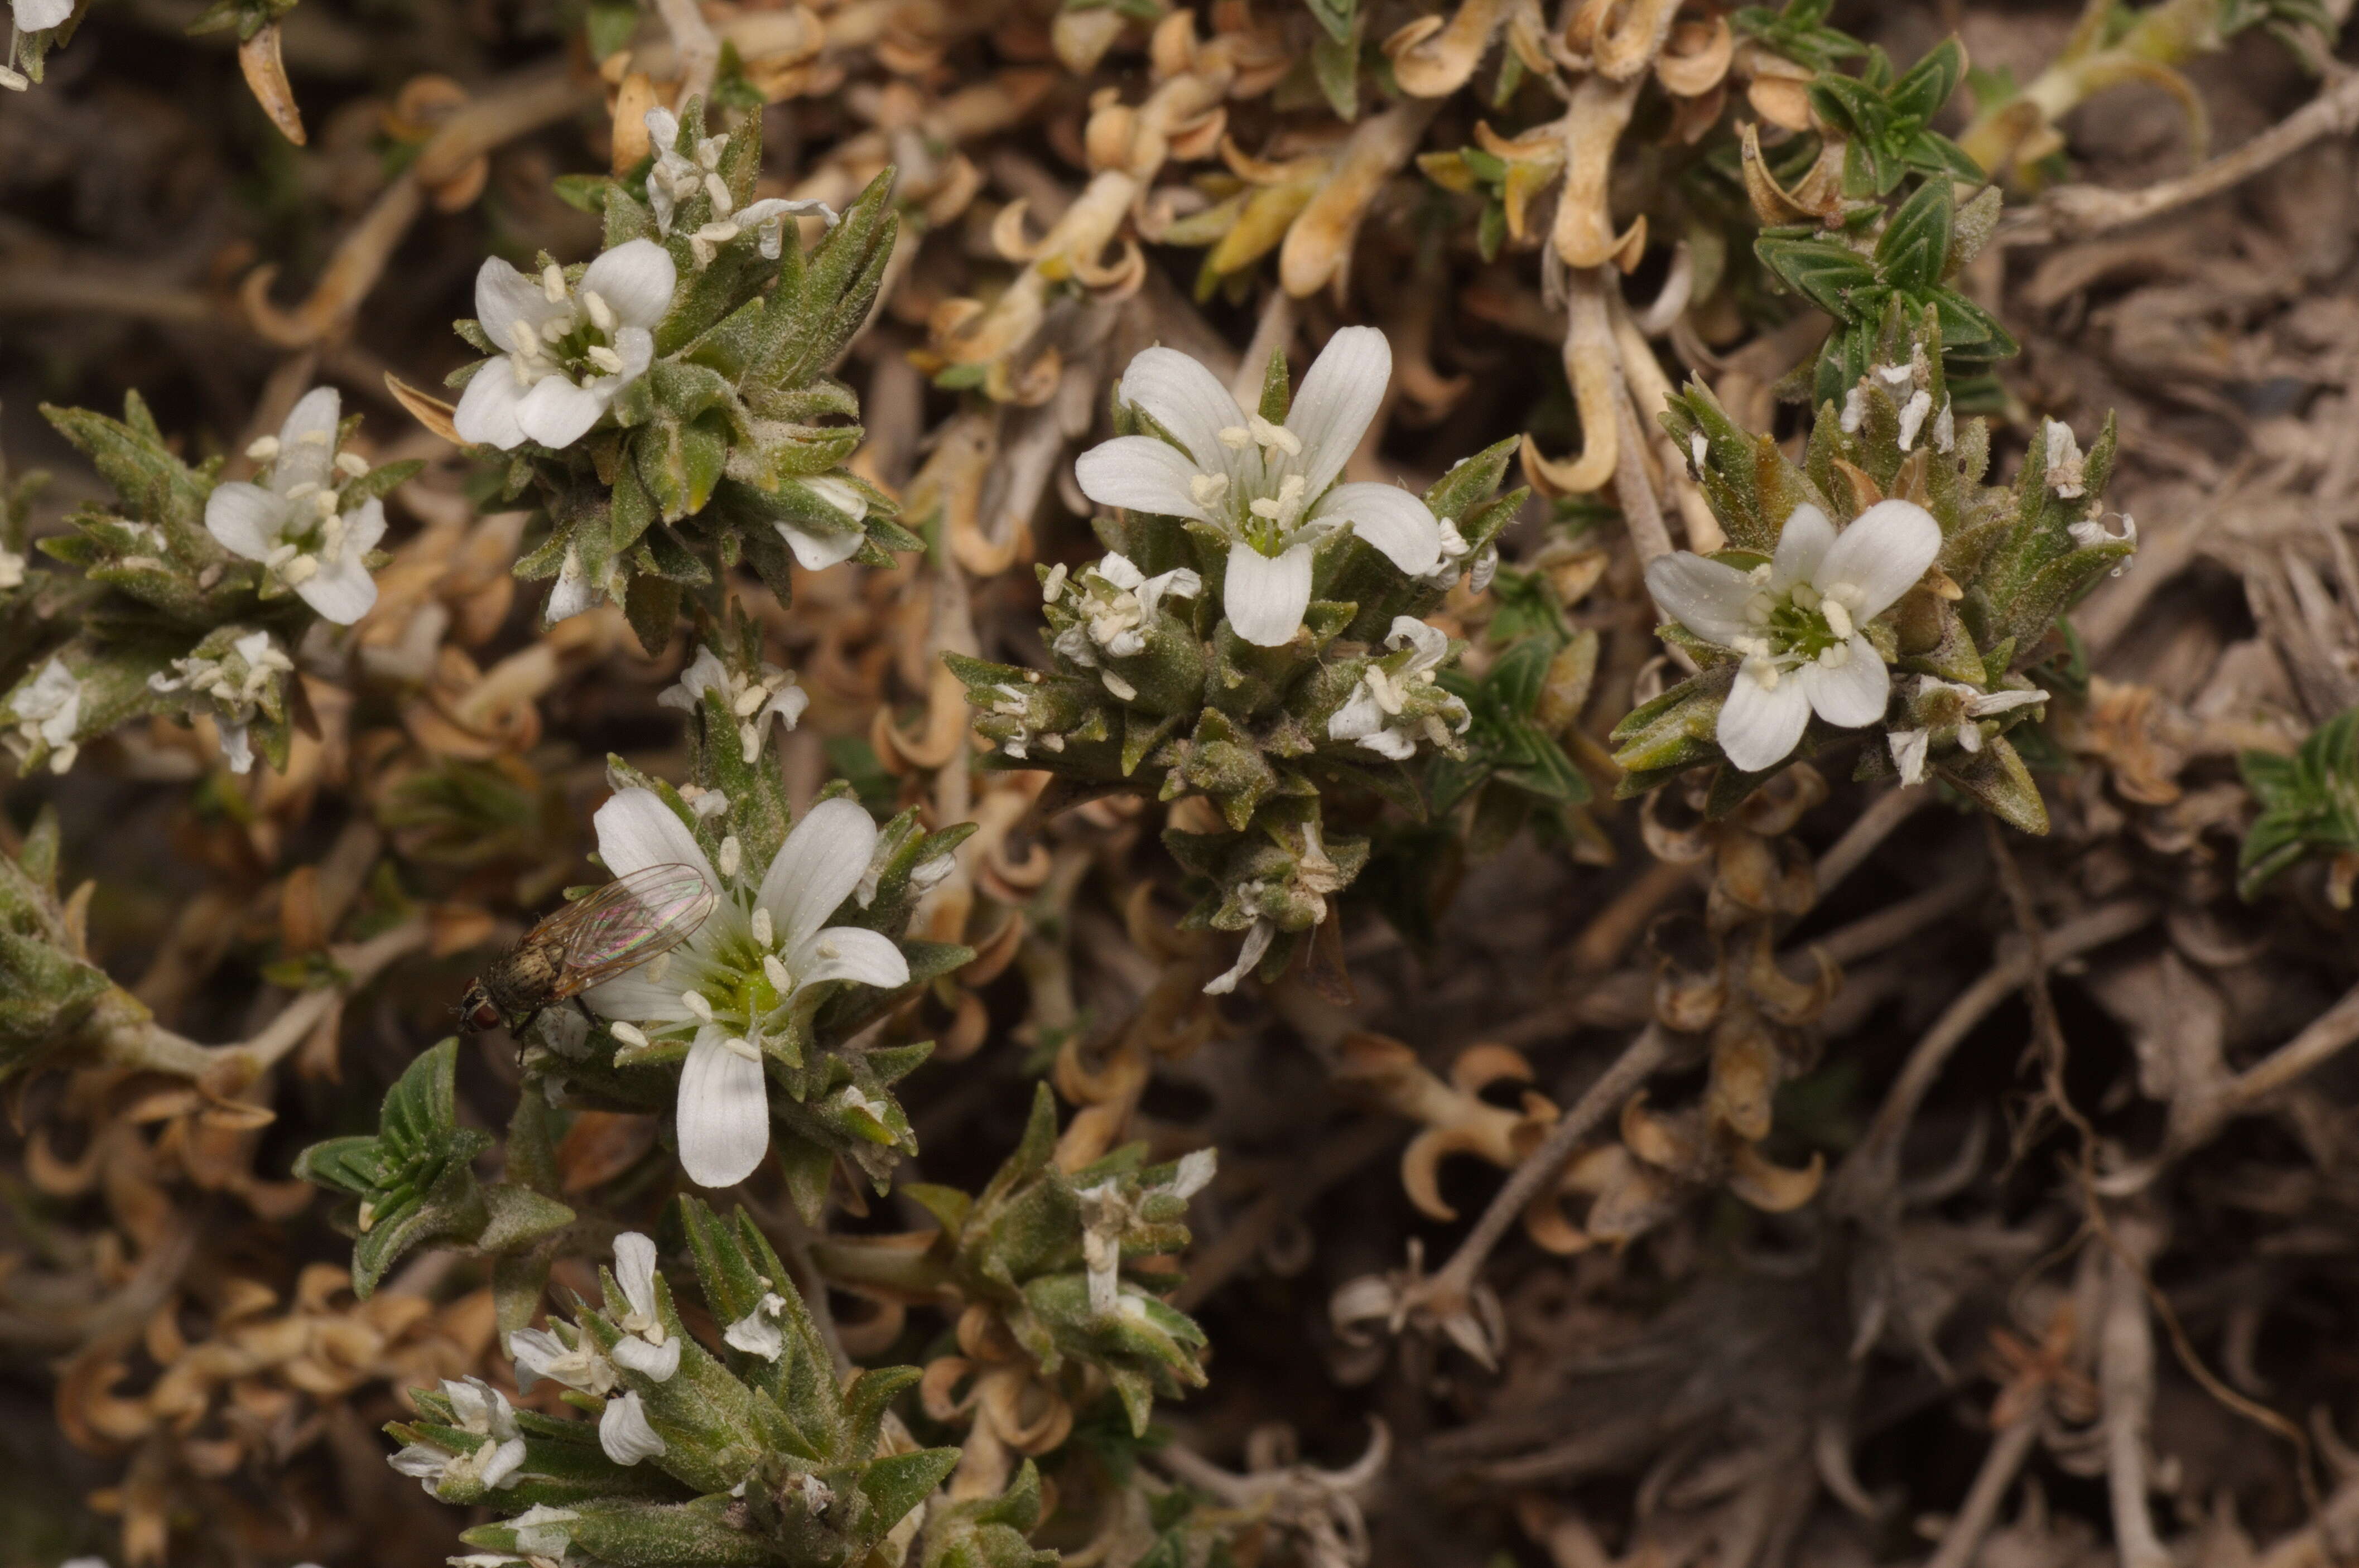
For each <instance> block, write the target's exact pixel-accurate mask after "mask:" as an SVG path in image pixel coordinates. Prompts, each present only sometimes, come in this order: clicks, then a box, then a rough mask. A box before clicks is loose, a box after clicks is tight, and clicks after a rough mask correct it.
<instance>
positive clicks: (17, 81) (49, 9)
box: [0, 0, 105, 1568]
mask: <svg viewBox="0 0 2359 1568" xmlns="http://www.w3.org/2000/svg"><path fill="white" fill-rule="evenodd" d="M73 7H74V0H12V3H11V5H10V6H9V11H10V19H11V20H13V21H14V22H15V23H16V36H14V37H12V38H10V39H9V40H8V63H7V64H6V65H5V66H0V87H5V88H7V89H8V90H9V91H10V92H24V91H26V90H27V88H29V87H31V86H32V85H33V83H32V81H31V80H30V79H29V78H27V76H26V75H25V73H24V72H23V71H21V70H17V69H16V48H17V45H18V44H19V43H20V42H21V41H22V39H23V37H24V35H25V34H27V33H38V32H43V31H46V30H47V29H49V28H50V27H60V26H62V25H63V24H64V22H65V19H66V18H67V17H68V16H72V15H73ZM77 1561H79V1559H78V1560H77ZM100 1568H105V1565H104V1564H103V1563H101V1564H100Z"/></svg>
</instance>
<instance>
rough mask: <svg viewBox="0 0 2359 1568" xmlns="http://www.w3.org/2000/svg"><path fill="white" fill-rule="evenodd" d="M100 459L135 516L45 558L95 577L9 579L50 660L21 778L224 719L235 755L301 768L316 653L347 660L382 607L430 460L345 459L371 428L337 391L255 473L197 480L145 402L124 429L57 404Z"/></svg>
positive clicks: (93, 530)
mask: <svg viewBox="0 0 2359 1568" xmlns="http://www.w3.org/2000/svg"><path fill="white" fill-rule="evenodd" d="M43 412H44V413H45V414H47V415H48V416H49V421H50V423H52V424H53V425H55V426H56V427H58V429H59V430H60V432H62V433H63V434H64V435H65V436H66V438H68V439H70V440H71V441H72V442H73V443H74V444H75V445H76V446H78V447H80V448H81V449H82V450H83V451H85V452H87V453H88V454H90V456H91V458H92V460H93V461H94V462H95V463H96V465H97V467H98V469H99V470H100V472H101V473H102V474H103V475H104V476H105V477H106V479H107V480H108V481H110V482H111V483H112V484H113V485H114V489H115V492H116V493H117V495H118V497H119V498H120V504H119V506H118V507H109V506H106V505H103V504H102V503H95V502H93V503H87V504H85V505H83V506H82V507H81V508H80V509H78V510H77V511H75V512H74V513H73V514H71V516H70V517H69V518H68V520H67V521H68V522H69V524H71V532H70V533H67V534H63V535H52V536H50V537H48V538H45V539H43V540H41V541H40V544H39V548H40V550H41V552H42V553H43V554H45V555H47V556H49V557H50V558H51V559H53V560H57V561H60V562H63V563H65V564H66V565H67V566H69V567H71V568H75V570H76V571H77V572H78V573H79V574H80V576H79V580H76V579H72V578H68V577H64V576H61V575H60V574H53V573H38V574H36V573H31V572H29V571H28V569H27V565H26V563H25V561H24V559H23V557H20V556H18V555H16V553H15V552H13V551H11V552H6V558H5V560H0V579H15V580H14V582H13V583H11V584H9V586H11V587H18V588H20V589H22V591H24V592H26V593H27V594H28V595H31V596H33V597H32V600H31V602H30V608H31V609H33V610H34V611H36V612H37V613H38V616H39V619H38V622H37V623H36V624H34V625H33V626H32V627H30V628H29V631H30V633H31V636H30V641H31V643H32V644H33V653H34V656H33V657H32V658H31V660H30V661H29V662H28V663H27V664H26V665H22V666H21V668H22V670H23V674H22V675H21V676H19V677H18V678H17V680H16V685H15V687H14V688H13V689H12V690H10V691H9V692H8V693H7V695H6V697H5V701H0V717H5V722H6V723H7V724H8V725H9V726H10V728H11V730H13V733H10V734H8V735H6V736H5V740H6V741H7V743H8V745H9V747H10V749H11V750H12V751H13V752H15V753H16V756H17V758H18V759H19V762H21V763H22V765H24V766H27V767H39V766H42V765H44V764H46V765H47V766H49V768H50V769H52V770H53V771H55V772H58V773H63V772H65V771H67V770H68V769H69V768H71V766H72V765H73V763H74V762H75V760H76V758H77V757H78V755H79V754H80V752H81V748H82V745H83V743H85V742H86V741H90V740H91V739H92V738H93V737H95V736H98V735H101V734H103V733H105V732H106V731H108V730H113V729H114V728H115V727H116V726H118V725H121V724H123V723H125V721H127V720H130V719H141V718H146V717H147V716H149V715H154V714H171V715H174V716H177V717H179V718H181V719H192V718H194V717H196V716H197V715H199V714H203V715H206V716H208V717H210V718H211V719H212V720H213V722H214V725H215V727H216V729H217V730H218V731H219V733H220V736H221V748H222V756H223V761H224V762H226V763H227V764H228V765H229V766H230V767H231V768H232V769H233V770H234V771H235V772H238V773H245V772H246V771H248V770H249V769H250V768H251V767H252V766H253V762H254V758H255V755H257V754H259V755H261V756H263V757H264V758H266V759H267V760H268V761H269V762H270V763H271V765H272V766H274V767H279V766H284V765H285V762H286V759H287V755H288V745H289V744H290V741H291V730H290V728H289V719H288V700H289V693H290V691H291V689H292V688H291V686H290V683H291V682H292V681H293V680H294V678H295V675H294V672H295V667H296V665H297V662H298V660H299V658H305V657H310V656H312V655H314V654H317V655H320V656H323V657H329V658H331V659H332V656H333V642H332V637H333V633H332V629H333V628H336V627H343V626H350V625H352V624H353V623H354V622H358V621H360V620H361V619H362V618H363V617H364V616H365V615H367V614H368V612H369V611H370V610H371V609H372V608H373V607H374V606H375V603H376V599H377V588H376V581H375V578H374V577H373V576H372V575H371V573H372V571H373V569H374V568H375V567H377V566H378V565H381V564H382V563H383V561H384V559H385V557H383V556H382V555H381V554H379V553H378V551H377V545H378V542H379V541H380V540H381V539H382V538H383V536H384V535H385V531H386V515H385V503H384V500H383V497H384V496H385V495H386V493H387V492H390V491H391V490H393V489H394V487H395V486H397V485H398V484H400V483H401V482H402V481H405V480H407V479H408V478H409V477H410V476H411V475H412V474H415V473H416V472H417V471H418V470H419V466H420V465H419V464H418V463H417V462H415V461H403V462H397V463H387V464H383V465H380V466H375V467H372V466H371V465H370V463H369V462H368V460H366V459H364V457H362V456H361V454H359V453H358V452H355V451H350V450H344V449H342V447H343V443H344V442H345V441H346V440H347V439H348V438H350V436H351V434H352V427H353V424H355V423H357V421H348V420H345V419H344V418H343V417H342V400H341V398H340V397H339V395H337V393H336V390H335V389H334V388H333V387H326V386H322V387H314V388H312V389H311V390H310V391H309V392H307V393H305V394H304V395H302V396H301V397H299V398H298V399H297V400H296V402H295V405H294V406H293V407H292V408H291V409H290V410H289V411H288V415H287V417H286V419H285V421H284V422H283V423H282V424H281V425H280V427H279V429H278V433H277V435H275V436H265V437H262V438H259V439H258V440H256V441H255V442H254V443H253V444H252V445H251V446H250V447H249V448H248V449H247V450H246V456H247V458H248V459H249V460H252V461H253V462H255V464H257V465H259V466H258V468H257V470H256V478H255V479H254V480H251V481H248V480H227V481H224V480H222V479H221V478H220V473H221V469H222V466H223V462H222V460H221V459H219V458H215V459H212V460H208V461H206V462H204V463H201V464H199V465H197V466H194V467H191V466H190V465H189V464H187V463H184V462H182V461H181V460H180V459H179V456H178V455H177V454H176V453H175V452H174V451H173V450H172V448H171V445H170V443H168V441H167V440H166V439H165V437H164V434H163V432H162V431H161V430H159V429H158V427H157V426H156V423H155V421H154V419H153V418H152V417H150V416H149V415H148V412H147V406H146V405H145V404H143V403H142V402H141V401H140V400H139V399H138V397H137V396H136V395H133V396H132V397H130V398H128V399H126V400H125V408H124V417H123V418H122V419H121V420H114V419H109V418H107V417H105V416H103V415H99V414H94V413H92V412H91V411H90V410H88V409H82V408H45V409H44V410H43Z"/></svg>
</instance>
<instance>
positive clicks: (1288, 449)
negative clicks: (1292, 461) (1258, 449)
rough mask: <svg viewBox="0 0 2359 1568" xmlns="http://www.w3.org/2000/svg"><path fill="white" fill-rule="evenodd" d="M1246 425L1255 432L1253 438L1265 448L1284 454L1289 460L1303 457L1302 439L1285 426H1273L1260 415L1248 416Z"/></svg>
mask: <svg viewBox="0 0 2359 1568" xmlns="http://www.w3.org/2000/svg"><path fill="white" fill-rule="evenodd" d="M1245 423H1246V424H1247V426H1248V427H1251V429H1252V431H1253V438H1254V439H1255V440H1256V442H1258V443H1260V444H1261V445H1262V446H1263V447H1265V448H1269V449H1276V450H1277V451H1281V452H1284V453H1285V454H1286V455H1287V456H1288V457H1289V458H1299V457H1300V456H1301V455H1302V438H1301V437H1299V436H1298V435H1296V434H1295V433H1294V432H1293V431H1291V430H1289V429H1288V428H1287V427H1285V426H1283V425H1273V424H1271V423H1270V422H1269V421H1268V420H1266V419H1265V418H1263V417H1262V416H1260V415H1258V414H1248V415H1246V416H1245Z"/></svg>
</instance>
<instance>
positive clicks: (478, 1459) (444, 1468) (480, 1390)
mask: <svg viewBox="0 0 2359 1568" xmlns="http://www.w3.org/2000/svg"><path fill="white" fill-rule="evenodd" d="M442 1397H443V1398H444V1399H447V1400H450V1401H451V1414H452V1415H453V1416H454V1417H455V1418H456V1419H457V1421H458V1424H459V1428H460V1430H461V1431H462V1432H467V1433H473V1434H474V1435H475V1436H478V1437H482V1438H484V1439H486V1441H485V1442H484V1444H481V1445H480V1446H478V1447H477V1448H476V1449H475V1451H474V1452H473V1453H472V1454H452V1453H450V1452H449V1451H448V1450H445V1449H440V1448H437V1447H435V1446H434V1445H433V1444H430V1443H413V1444H409V1445H408V1447H407V1448H404V1449H403V1450H402V1451H401V1452H400V1453H398V1454H394V1455H393V1456H392V1457H391V1458H390V1459H388V1460H386V1463H387V1464H389V1465H392V1466H393V1467H394V1468H395V1469H396V1470H398V1471H400V1472H401V1473H402V1474H403V1475H405V1476H414V1477H416V1478H417V1480H418V1482H419V1485H421V1486H423V1487H425V1488H426V1492H427V1495H428V1496H429V1497H439V1496H440V1492H441V1488H442V1487H445V1486H448V1485H450V1484H451V1483H452V1482H472V1483H473V1484H475V1485H479V1486H483V1487H491V1488H493V1489H495V1490H505V1489H506V1488H507V1487H513V1486H515V1485H516V1472H517V1471H518V1470H520V1469H521V1468H523V1466H524V1456H525V1447H524V1436H523V1434H522V1433H519V1432H517V1431H516V1411H515V1409H514V1408H513V1407H512V1406H510V1405H509V1403H508V1401H507V1398H506V1395H504V1394H502V1393H501V1392H500V1391H499V1390H497V1389H495V1388H493V1387H492V1386H491V1385H490V1384H489V1383H486V1382H484V1380H483V1379H481V1378H469V1379H465V1380H464V1381H458V1380H453V1379H443V1383H442Z"/></svg>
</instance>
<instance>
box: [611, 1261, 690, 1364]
mask: <svg viewBox="0 0 2359 1568" xmlns="http://www.w3.org/2000/svg"><path fill="white" fill-rule="evenodd" d="M614 1282H615V1283H616V1284H617V1285H620V1286H621V1287H622V1289H623V1301H624V1303H625V1307H624V1311H623V1313H622V1314H621V1315H620V1316H618V1317H617V1318H616V1319H615V1320H614V1322H615V1326H616V1327H618V1328H620V1329H621V1330H622V1331H623V1337H622V1338H620V1339H618V1340H616V1341H615V1342H614V1348H613V1349H612V1350H610V1351H608V1352H607V1353H606V1354H607V1355H609V1356H611V1357H614V1364H615V1365H616V1366H618V1367H627V1368H630V1369H631V1370H632V1371H634V1372H636V1373H638V1374H640V1375H641V1376H642V1377H646V1378H651V1379H654V1380H655V1381H657V1382H658V1383H667V1382H669V1381H670V1380H671V1375H672V1374H673V1373H674V1372H677V1371H679V1340H677V1339H674V1338H671V1337H670V1336H669V1334H668V1333H667V1332H666V1330H665V1328H664V1323H663V1317H662V1314H660V1313H659V1312H658V1310H657V1303H656V1244H655V1243H654V1242H652V1241H650V1240H648V1239H647V1238H646V1237H644V1236H642V1235H640V1234H639V1233H638V1232H637V1231H636V1230H626V1231H625V1232H623V1234H622V1235H620V1236H617V1237H616V1238H614ZM610 1310H611V1309H610Z"/></svg>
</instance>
